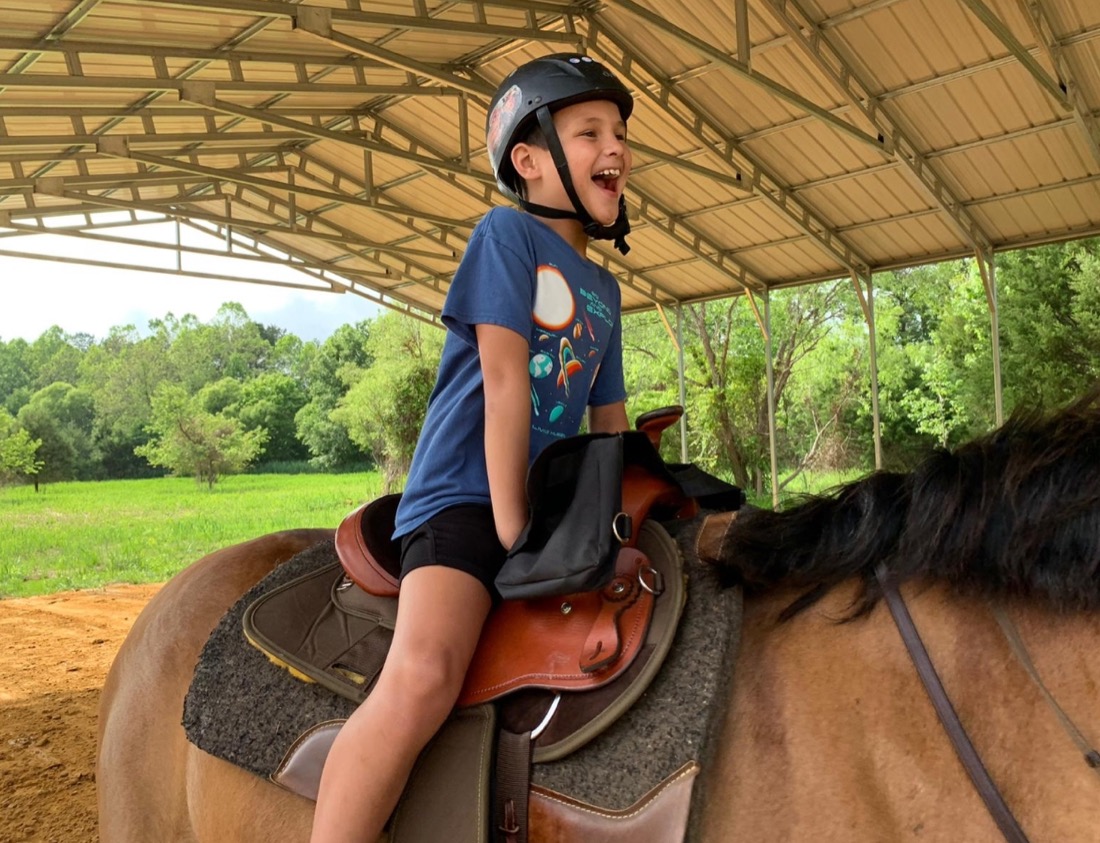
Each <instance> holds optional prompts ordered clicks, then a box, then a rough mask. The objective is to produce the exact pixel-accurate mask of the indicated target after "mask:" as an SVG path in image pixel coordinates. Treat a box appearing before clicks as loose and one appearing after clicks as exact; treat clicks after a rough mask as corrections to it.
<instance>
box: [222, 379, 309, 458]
mask: <svg viewBox="0 0 1100 843" xmlns="http://www.w3.org/2000/svg"><path fill="white" fill-rule="evenodd" d="M306 399H307V396H306V392H305V390H304V389H303V388H302V386H301V384H299V383H298V381H296V380H295V379H294V378H292V377H291V376H290V375H285V374H282V373H280V372H268V373H266V374H263V375H260V376H259V377H256V378H253V379H252V380H250V381H247V382H246V383H244V384H243V385H242V386H241V392H240V397H239V398H238V401H237V406H236V409H235V413H236V416H237V418H238V419H240V421H241V424H242V425H244V428H245V430H256V429H258V428H263V429H264V430H266V431H267V434H268V440H267V447H266V449H265V451H264V458H265V460H268V461H272V462H275V461H294V460H303V459H306V458H307V457H308V456H309V452H308V451H307V450H306V447H305V445H303V444H302V442H301V441H300V440H299V439H298V433H297V429H296V428H295V425H294V417H295V415H296V414H297V413H298V411H299V410H300V409H302V407H304V406H305V404H306Z"/></svg>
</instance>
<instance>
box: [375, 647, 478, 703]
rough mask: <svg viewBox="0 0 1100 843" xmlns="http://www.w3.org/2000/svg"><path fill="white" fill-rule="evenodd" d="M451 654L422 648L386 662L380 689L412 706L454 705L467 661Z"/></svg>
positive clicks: (380, 680)
mask: <svg viewBox="0 0 1100 843" xmlns="http://www.w3.org/2000/svg"><path fill="white" fill-rule="evenodd" d="M459 661H460V660H459V659H456V658H455V657H454V656H453V654H451V653H448V652H446V651H440V650H438V649H435V648H431V649H425V650H424V651H421V652H417V653H416V654H415V655H407V656H405V657H403V658H399V659H390V660H389V662H387V664H386V667H385V669H384V670H383V672H382V676H381V677H380V679H379V690H383V688H384V691H383V692H384V693H387V694H388V695H389V696H391V697H393V698H396V699H397V700H400V701H401V704H403V705H405V706H408V707H410V708H413V709H419V710H424V709H429V710H430V709H441V710H442V712H443V714H444V715H446V713H447V712H449V711H450V710H451V708H453V707H454V703H455V700H456V699H458V693H459V691H460V690H462V680H463V679H464V678H465V676H466V668H467V667H468V665H466V664H459Z"/></svg>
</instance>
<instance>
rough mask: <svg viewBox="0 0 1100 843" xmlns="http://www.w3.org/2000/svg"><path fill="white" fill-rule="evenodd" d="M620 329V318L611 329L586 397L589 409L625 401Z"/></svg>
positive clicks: (621, 324)
mask: <svg viewBox="0 0 1100 843" xmlns="http://www.w3.org/2000/svg"><path fill="white" fill-rule="evenodd" d="M622 328H623V320H622V317H618V318H616V319H615V324H614V325H613V326H612V328H611V336H610V337H609V338H608V341H607V353H606V354H605V355H604V358H603V361H602V362H601V363H600V371H599V373H598V374H597V375H596V382H595V383H593V384H592V391H591V392H590V393H589V395H588V404H589V406H591V407H603V406H604V405H606V404H614V403H616V402H617V401H625V400H626V384H625V382H624V381H623V335H622Z"/></svg>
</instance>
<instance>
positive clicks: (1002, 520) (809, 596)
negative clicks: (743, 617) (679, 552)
mask: <svg viewBox="0 0 1100 843" xmlns="http://www.w3.org/2000/svg"><path fill="white" fill-rule="evenodd" d="M724 547H725V548H726V549H727V550H728V553H725V554H724V559H723V560H722V567H723V576H724V578H725V580H726V582H727V583H733V582H740V583H743V584H745V585H746V587H748V588H749V589H750V590H751V589H753V588H770V587H773V586H792V587H800V588H804V589H807V591H806V593H805V594H804V595H803V596H802V597H801V598H800V599H798V600H797V601H795V602H794V603H793V604H791V606H789V607H788V608H787V610H786V611H785V612H784V616H785V617H790V616H791V615H793V614H796V613H797V612H799V611H801V610H802V609H804V608H806V607H807V606H809V605H810V604H812V603H814V602H815V601H816V600H818V599H819V598H820V597H821V596H822V595H823V594H824V593H825V592H826V591H827V590H828V589H829V588H831V587H832V586H834V585H836V584H837V583H839V582H841V581H842V580H845V579H848V578H849V577H859V578H861V579H862V580H863V588H862V591H861V593H860V594H859V596H858V597H857V599H856V602H855V603H854V604H853V607H852V614H851V616H850V617H857V616H859V615H862V614H865V613H866V612H868V611H870V610H871V609H872V608H873V607H874V605H875V603H876V602H877V601H878V600H879V598H880V597H881V590H880V589H879V586H878V583H877V580H876V578H875V573H874V570H875V566H876V565H877V564H878V563H879V562H882V563H884V564H885V565H886V567H887V569H888V571H889V572H890V573H891V574H892V576H893V578H894V579H895V580H896V581H897V582H899V583H902V582H905V581H908V580H925V581H930V582H931V581H940V582H946V583H948V584H950V585H951V586H953V587H955V588H956V589H958V590H959V591H961V592H965V593H969V594H976V595H981V596H989V597H1008V596H1011V597H1022V598H1027V599H1033V600H1037V601H1043V602H1045V603H1046V604H1048V605H1050V606H1052V607H1054V608H1056V609H1059V610H1063V611H1071V610H1084V609H1095V608H1097V607H1100V576H1098V572H1100V388H1097V389H1093V390H1092V391H1091V392H1090V393H1089V394H1088V395H1086V396H1085V397H1084V398H1081V399H1079V400H1077V401H1076V402H1074V403H1073V404H1071V405H1069V406H1067V407H1065V408H1064V409H1062V410H1060V411H1058V412H1055V413H1053V414H1049V415H1044V414H1041V413H1039V412H1037V411H1034V410H1025V411H1019V412H1016V413H1014V414H1013V415H1012V417H1011V418H1010V419H1009V420H1008V421H1007V422H1006V423H1005V424H1004V425H1003V426H1002V427H1000V428H999V429H997V430H995V431H993V432H992V433H990V434H988V435H986V436H983V437H981V438H978V439H975V440H973V441H971V442H968V443H966V444H964V445H962V446H960V447H958V448H956V449H954V450H952V451H948V450H942V449H940V450H936V451H934V452H933V453H932V454H931V455H930V456H928V457H927V458H926V459H925V460H924V461H923V462H921V463H920V465H918V466H917V468H916V469H914V470H913V471H912V472H909V473H905V474H903V473H896V472H887V471H879V472H875V473H873V474H870V475H868V476H867V477H865V478H864V479H862V480H859V481H856V482H854V483H849V484H846V485H844V486H840V487H838V488H836V489H835V490H833V491H831V492H829V493H826V494H824V495H820V496H814V497H809V498H806V499H804V500H803V501H802V502H800V503H799V504H797V505H796V506H794V507H793V508H790V509H787V510H785V511H781V512H772V511H770V510H764V509H758V510H752V511H749V512H746V513H743V514H742V515H741V517H739V518H738V519H737V520H736V521H735V522H734V523H733V525H732V527H731V530H730V534H729V536H728V537H727V541H726V543H725V545H724Z"/></svg>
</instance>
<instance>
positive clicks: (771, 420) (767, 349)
mask: <svg viewBox="0 0 1100 843" xmlns="http://www.w3.org/2000/svg"><path fill="white" fill-rule="evenodd" d="M764 355H765V367H766V369H767V373H768V449H769V450H770V451H771V460H772V463H771V467H772V508H773V509H778V508H779V454H778V453H777V451H776V443H775V439H776V435H775V350H774V348H773V347H772V296H771V290H765V291H764Z"/></svg>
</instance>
